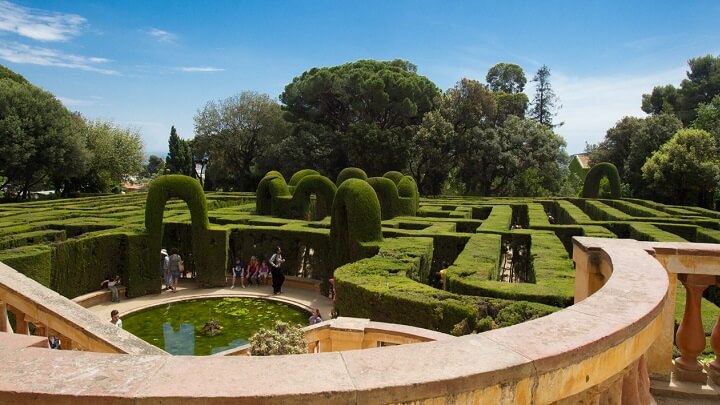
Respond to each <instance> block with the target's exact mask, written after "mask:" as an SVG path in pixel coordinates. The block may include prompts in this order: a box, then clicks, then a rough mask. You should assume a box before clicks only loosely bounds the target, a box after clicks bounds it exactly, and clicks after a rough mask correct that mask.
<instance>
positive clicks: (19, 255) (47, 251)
mask: <svg viewBox="0 0 720 405" xmlns="http://www.w3.org/2000/svg"><path fill="white" fill-rule="evenodd" d="M0 262H3V263H5V264H7V265H8V266H10V267H12V268H13V269H15V270H17V271H19V272H20V273H22V274H24V275H26V276H28V277H30V278H31V279H33V280H35V281H37V282H38V283H40V284H42V285H44V286H45V287H49V288H53V286H52V285H51V278H52V248H51V247H50V246H43V245H39V246H23V247H19V248H15V249H8V250H4V251H2V252H0Z"/></svg>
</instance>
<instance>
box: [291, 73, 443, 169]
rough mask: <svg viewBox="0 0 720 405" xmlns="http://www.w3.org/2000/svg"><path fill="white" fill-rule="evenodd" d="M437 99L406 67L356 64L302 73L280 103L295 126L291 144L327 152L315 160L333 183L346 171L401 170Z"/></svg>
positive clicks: (429, 84) (432, 89)
mask: <svg viewBox="0 0 720 405" xmlns="http://www.w3.org/2000/svg"><path fill="white" fill-rule="evenodd" d="M439 94H440V92H439V90H438V88H437V87H436V86H435V85H434V84H433V83H432V82H431V81H430V80H428V79H427V78H426V77H424V76H420V75H418V74H417V68H416V67H415V65H413V64H411V63H409V62H407V61H403V60H399V59H396V60H393V61H389V62H382V61H375V60H360V61H357V62H352V63H347V64H344V65H340V66H333V67H323V68H312V69H310V70H308V71H306V72H304V73H302V74H301V75H300V76H298V77H296V78H294V79H293V81H292V82H291V83H290V84H288V85H287V86H285V91H284V92H283V93H282V94H281V95H280V101H281V102H282V103H284V107H283V108H284V110H285V112H286V114H285V118H286V119H288V121H290V122H292V123H294V124H295V126H294V127H293V131H292V133H291V135H290V136H291V137H292V138H296V139H306V140H308V141H309V142H311V143H322V144H326V145H328V146H329V148H323V149H322V150H321V152H322V155H320V156H318V158H320V159H322V161H324V162H326V166H327V174H328V175H329V176H330V177H331V178H332V177H334V176H335V175H337V173H338V172H339V171H340V170H341V169H342V168H344V167H347V166H358V167H363V168H364V169H365V170H367V171H368V172H369V173H372V174H374V175H380V174H382V173H384V172H385V171H388V170H398V169H400V170H402V169H404V168H405V167H406V165H407V161H408V159H409V154H408V153H407V151H406V145H407V144H408V143H409V142H410V141H411V139H412V136H413V134H414V132H415V131H416V130H417V127H416V126H417V125H419V124H420V123H421V122H422V119H423V117H424V115H425V113H427V112H429V111H431V110H433V109H434V108H435V103H436V98H437V97H438V96H439ZM308 138H309V139H308ZM287 143H288V144H297V143H298V142H296V141H292V140H291V141H290V142H287ZM290 152H291V151H290ZM295 156H296V154H293V155H291V156H288V158H289V159H292V158H293V157H295ZM301 159H302V158H301Z"/></svg>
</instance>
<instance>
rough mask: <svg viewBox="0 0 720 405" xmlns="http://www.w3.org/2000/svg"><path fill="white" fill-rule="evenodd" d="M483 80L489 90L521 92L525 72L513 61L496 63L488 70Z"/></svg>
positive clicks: (525, 80)
mask: <svg viewBox="0 0 720 405" xmlns="http://www.w3.org/2000/svg"><path fill="white" fill-rule="evenodd" d="M485 80H486V81H487V83H488V87H489V88H490V90H492V91H495V92H503V93H507V94H518V93H522V91H523V89H525V83H527V79H526V78H525V72H524V71H523V69H522V68H521V67H520V66H518V65H516V64H514V63H498V64H497V65H495V66H493V67H491V68H490V70H488V72H487V75H486V76H485Z"/></svg>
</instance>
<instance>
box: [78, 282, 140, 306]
mask: <svg viewBox="0 0 720 405" xmlns="http://www.w3.org/2000/svg"><path fill="white" fill-rule="evenodd" d="M126 290H127V287H125V286H124V285H121V286H118V296H120V297H125V292H126ZM111 299H112V291H110V290H109V289H102V290H98V291H93V292H91V293H87V294H84V295H80V296H77V297H75V298H73V299H72V300H73V301H75V302H76V303H78V304H80V306H82V307H85V308H89V307H92V306H94V305H97V304H100V303H102V302H108V301H110V300H111Z"/></svg>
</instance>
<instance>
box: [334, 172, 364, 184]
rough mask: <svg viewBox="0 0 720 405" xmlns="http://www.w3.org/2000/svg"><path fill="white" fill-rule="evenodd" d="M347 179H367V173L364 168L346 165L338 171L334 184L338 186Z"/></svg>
mask: <svg viewBox="0 0 720 405" xmlns="http://www.w3.org/2000/svg"><path fill="white" fill-rule="evenodd" d="M348 179H360V180H367V179H368V175H367V173H365V170H363V169H360V168H358V167H346V168H344V169H342V170H341V171H340V173H338V176H337V180H335V185H336V186H338V187H340V185H341V184H343V182H344V181H345V180H348Z"/></svg>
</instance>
